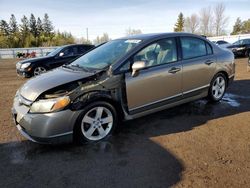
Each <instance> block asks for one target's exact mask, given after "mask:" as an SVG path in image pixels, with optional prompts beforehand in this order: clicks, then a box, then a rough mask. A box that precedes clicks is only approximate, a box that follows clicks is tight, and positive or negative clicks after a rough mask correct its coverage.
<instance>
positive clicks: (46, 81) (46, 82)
mask: <svg viewBox="0 0 250 188" xmlns="http://www.w3.org/2000/svg"><path fill="white" fill-rule="evenodd" d="M92 75H94V73H91V72H85V71H73V70H70V69H66V68H62V67H61V68H58V69H54V70H52V71H49V72H47V73H44V74H41V75H39V76H36V77H34V78H32V79H30V80H29V81H27V82H26V83H25V84H24V85H23V86H22V87H21V89H20V91H19V92H20V94H21V95H22V97H24V98H26V99H28V100H30V101H35V100H36V99H37V97H38V96H40V95H41V94H42V93H43V92H45V91H47V90H49V89H52V88H55V87H57V86H60V85H63V84H67V83H70V82H73V81H77V80H81V79H84V78H87V77H89V76H92Z"/></svg>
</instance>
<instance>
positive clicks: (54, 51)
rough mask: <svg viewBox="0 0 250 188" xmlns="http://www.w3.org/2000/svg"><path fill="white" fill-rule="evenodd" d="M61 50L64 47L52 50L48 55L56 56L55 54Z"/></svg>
mask: <svg viewBox="0 0 250 188" xmlns="http://www.w3.org/2000/svg"><path fill="white" fill-rule="evenodd" d="M61 50H62V47H60V48H57V49H55V50H53V51H52V52H50V53H49V54H48V56H55V55H56V54H58V53H59V52H60V51H61Z"/></svg>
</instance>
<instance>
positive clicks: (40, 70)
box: [34, 67, 46, 76]
mask: <svg viewBox="0 0 250 188" xmlns="http://www.w3.org/2000/svg"><path fill="white" fill-rule="evenodd" d="M44 72H46V69H45V68H44V67H36V68H35V70H34V76H37V75H39V74H42V73H44Z"/></svg>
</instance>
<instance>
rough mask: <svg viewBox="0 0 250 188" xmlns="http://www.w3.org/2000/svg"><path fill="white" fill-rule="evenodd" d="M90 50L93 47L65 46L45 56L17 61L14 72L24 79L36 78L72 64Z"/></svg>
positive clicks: (82, 45)
mask: <svg viewBox="0 0 250 188" xmlns="http://www.w3.org/2000/svg"><path fill="white" fill-rule="evenodd" d="M92 48H94V46H93V45H86V44H74V45H65V46H62V47H59V48H57V49H55V50H54V51H52V52H50V53H49V54H48V55H47V56H44V57H38V58H30V59H25V60H22V61H19V62H18V63H17V64H16V71H17V73H18V74H19V75H21V76H24V77H32V76H37V75H39V74H41V73H44V72H46V71H48V70H51V69H54V68H57V67H60V66H62V65H64V64H67V63H70V62H72V61H73V60H75V59H76V58H78V57H80V56H81V55H83V54H85V53H86V52H88V51H89V50H91V49H92Z"/></svg>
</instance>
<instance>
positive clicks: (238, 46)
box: [227, 39, 250, 57]
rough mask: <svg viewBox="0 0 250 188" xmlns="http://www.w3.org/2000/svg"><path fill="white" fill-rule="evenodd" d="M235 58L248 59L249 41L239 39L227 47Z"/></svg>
mask: <svg viewBox="0 0 250 188" xmlns="http://www.w3.org/2000/svg"><path fill="white" fill-rule="evenodd" d="M227 48H228V49H230V50H232V52H233V53H234V55H235V57H248V56H249V53H250V39H241V40H238V41H236V42H234V43H233V44H232V45H230V46H228V47H227Z"/></svg>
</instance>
